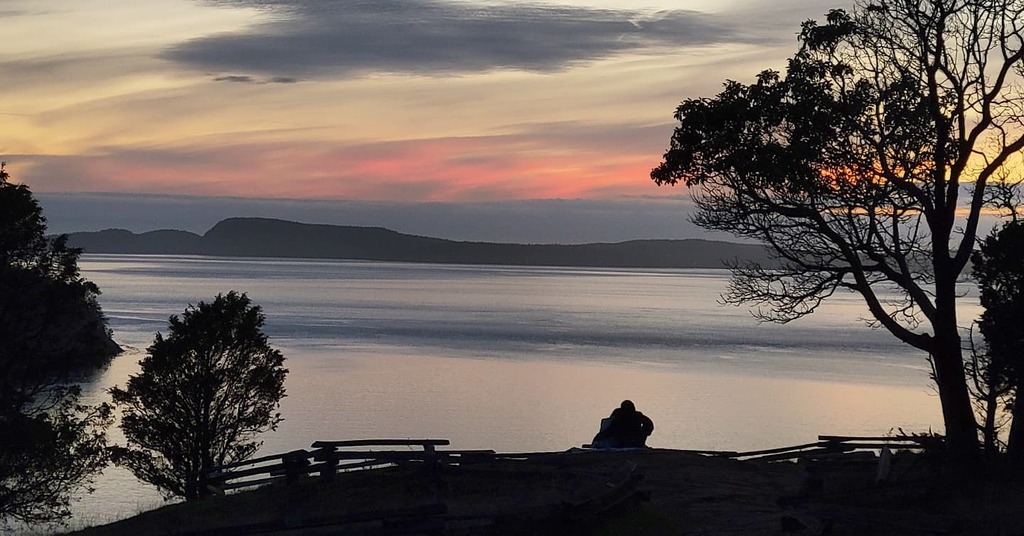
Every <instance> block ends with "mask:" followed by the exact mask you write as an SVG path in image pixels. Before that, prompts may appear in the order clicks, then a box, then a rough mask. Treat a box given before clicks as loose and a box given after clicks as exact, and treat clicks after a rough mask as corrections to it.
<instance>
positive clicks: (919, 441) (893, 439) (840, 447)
mask: <svg viewBox="0 0 1024 536" xmlns="http://www.w3.org/2000/svg"><path fill="white" fill-rule="evenodd" d="M943 445H944V438H942V437H940V436H930V435H915V436H908V435H901V436H833V435H820V436H818V441H815V442H814V443H804V444H802V445H794V446H792V447H779V448H774V449H764V450H752V451H747V452H728V453H722V454H720V455H721V456H724V457H727V458H737V459H744V460H762V461H781V460H797V459H825V458H830V457H839V456H844V455H846V454H849V453H851V452H865V451H872V452H873V451H882V450H888V451H890V452H897V451H913V452H923V451H937V450H940V449H941V448H942V447H943Z"/></svg>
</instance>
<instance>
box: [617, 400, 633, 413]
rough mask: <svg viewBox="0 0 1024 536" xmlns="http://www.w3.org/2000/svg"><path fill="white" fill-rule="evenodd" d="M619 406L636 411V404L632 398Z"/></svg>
mask: <svg viewBox="0 0 1024 536" xmlns="http://www.w3.org/2000/svg"><path fill="white" fill-rule="evenodd" d="M619 407H620V408H622V409H624V410H626V411H636V406H634V405H633V401H632V400H623V401H622V404H619Z"/></svg>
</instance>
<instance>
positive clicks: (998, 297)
mask: <svg viewBox="0 0 1024 536" xmlns="http://www.w3.org/2000/svg"><path fill="white" fill-rule="evenodd" d="M972 270H973V274H974V277H975V278H976V279H977V281H978V286H979V288H980V289H981V305H982V307H984V312H983V313H982V315H981V320H980V321H979V322H978V327H979V330H980V331H981V334H982V335H983V336H984V337H985V348H986V353H987V357H988V361H987V362H986V365H987V367H986V369H985V370H984V372H985V373H986V374H987V375H988V376H989V377H992V378H993V383H999V384H1002V385H1004V386H1005V387H1004V388H1005V389H1008V390H1009V393H1010V397H1011V402H1010V404H1009V406H1010V409H1011V412H1012V416H1013V419H1012V421H1011V423H1010V433H1009V435H1008V437H1007V453H1008V454H1009V455H1010V456H1011V457H1012V458H1014V459H1016V460H1024V407H1022V404H1019V403H1018V401H1019V399H1020V396H1021V395H1022V394H1024V222H1020V221H1014V222H1011V223H1009V224H1006V225H1005V226H1003V227H1002V228H1000V229H998V230H997V231H993V232H992V234H990V235H989V236H987V237H986V238H985V239H984V240H982V241H981V248H980V250H979V251H977V252H975V255H974V256H973V269H972Z"/></svg>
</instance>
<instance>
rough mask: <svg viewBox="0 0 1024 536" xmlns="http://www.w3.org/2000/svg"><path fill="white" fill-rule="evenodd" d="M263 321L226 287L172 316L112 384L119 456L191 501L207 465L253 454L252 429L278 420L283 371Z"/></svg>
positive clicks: (164, 488)
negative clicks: (124, 377) (121, 445)
mask: <svg viewBox="0 0 1024 536" xmlns="http://www.w3.org/2000/svg"><path fill="white" fill-rule="evenodd" d="M263 322H264V316H263V313H262V312H261V310H260V307H259V306H257V305H251V302H250V300H249V298H248V297H247V296H246V295H245V294H244V293H243V294H239V293H236V292H234V291H232V292H229V293H228V294H226V295H218V296H217V297H216V299H214V301H213V302H212V303H209V304H208V303H205V302H199V305H196V306H189V307H188V309H186V310H185V312H184V314H182V316H181V317H180V318H179V317H178V316H177V315H174V316H171V317H170V328H169V334H168V336H167V337H166V338H164V337H163V335H162V334H159V333H158V334H157V335H156V339H155V340H154V341H153V344H152V345H151V346H150V347H149V349H148V355H147V356H146V357H145V358H144V359H143V360H142V362H141V367H142V370H141V372H140V373H139V374H138V375H135V376H132V377H131V378H129V380H128V384H127V386H126V387H125V388H124V389H120V388H114V389H112V390H111V394H112V395H113V398H114V402H115V403H116V404H117V405H118V406H119V407H121V408H122V409H123V411H124V413H123V417H122V422H121V429H122V430H123V431H124V435H125V438H126V439H127V442H128V445H127V448H126V449H122V450H121V451H120V452H119V454H118V455H117V459H116V461H117V463H119V464H122V465H124V466H126V467H128V469H130V470H131V471H132V472H133V473H134V474H135V476H136V477H138V478H139V479H140V480H143V481H145V482H149V483H151V484H153V485H155V486H157V487H158V488H159V489H160V490H161V491H162V492H163V493H164V494H165V495H167V496H168V497H170V496H174V495H178V496H183V497H185V499H186V500H193V499H197V498H199V497H200V496H203V495H205V494H206V490H205V486H204V485H203V482H202V475H204V474H205V473H206V472H208V471H209V470H211V469H213V468H215V467H218V466H221V465H225V464H230V463H233V462H237V461H242V460H245V459H246V458H248V457H250V456H252V454H253V453H254V452H256V450H257V449H258V448H259V446H260V443H259V442H256V441H254V440H253V438H254V436H255V435H256V434H258V433H261V432H263V431H266V430H274V429H276V428H277V424H278V423H279V422H280V421H281V416H280V414H279V413H277V412H276V411H277V409H278V408H279V406H280V400H281V398H282V397H283V396H284V378H285V375H286V374H287V372H288V371H287V370H286V369H285V368H284V367H283V363H284V357H283V356H282V355H281V353H280V352H279V351H277V350H275V349H273V348H271V347H270V345H269V344H268V342H267V336H266V335H264V334H263V332H262V327H263Z"/></svg>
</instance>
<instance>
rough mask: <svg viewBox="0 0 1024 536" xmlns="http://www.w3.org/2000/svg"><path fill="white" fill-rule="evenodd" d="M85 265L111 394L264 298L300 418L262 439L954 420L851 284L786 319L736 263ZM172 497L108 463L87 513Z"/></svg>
mask: <svg viewBox="0 0 1024 536" xmlns="http://www.w3.org/2000/svg"><path fill="white" fill-rule="evenodd" d="M81 267H82V270H83V273H84V274H85V276H86V277H88V278H89V279H91V280H92V281H94V282H96V283H97V284H98V285H99V286H100V288H101V289H102V290H103V295H102V296H101V297H100V302H101V303H102V305H103V308H104V311H105V313H106V314H107V316H108V317H109V320H110V327H111V328H112V329H113V331H114V337H115V339H117V340H118V341H119V342H120V343H122V344H123V345H124V346H125V347H126V348H127V349H128V351H127V352H126V353H125V354H124V355H122V356H121V357H118V358H117V359H116V360H115V361H114V363H113V364H112V366H111V367H110V368H109V369H108V370H107V371H106V372H105V373H104V374H103V375H102V377H101V378H99V379H98V380H97V381H96V382H95V384H93V385H90V386H88V396H89V397H90V399H91V400H94V401H98V400H102V399H105V398H106V394H105V390H106V389H107V388H109V387H110V386H113V385H123V384H124V382H125V380H126V379H127V377H128V376H129V375H130V374H134V373H136V372H137V371H138V367H137V363H138V359H139V358H140V357H141V356H142V355H143V354H144V351H145V348H146V347H147V346H148V345H149V344H150V343H151V342H152V339H153V336H154V334H155V333H156V332H157V331H160V330H165V329H166V324H167V317H168V316H169V315H171V314H176V313H181V312H182V311H183V310H184V309H185V307H186V306H187V305H189V304H194V303H197V302H198V301H200V300H206V301H209V300H211V299H212V298H213V297H214V296H215V295H216V294H217V293H223V292H227V291H229V290H237V291H242V292H247V293H248V295H249V297H250V298H251V299H252V300H253V302H255V303H257V304H259V305H261V306H262V307H263V309H264V313H265V314H266V317H267V322H266V328H265V331H266V332H267V334H268V335H269V336H270V341H271V344H272V345H273V346H275V347H276V348H278V349H280V350H281V351H282V352H283V353H284V354H285V357H286V359H287V361H286V366H287V367H288V368H289V369H290V373H289V375H288V378H287V380H286V383H285V386H286V389H287V397H286V398H285V399H284V400H283V402H282V410H281V412H282V415H283V416H284V419H285V420H284V422H283V423H282V425H281V426H280V428H279V429H278V430H277V431H276V432H272V433H268V434H266V435H265V436H264V437H263V439H264V441H265V444H264V448H263V450H262V451H261V452H262V453H265V454H266V453H273V452H283V451H286V450H292V449H296V448H305V447H308V446H309V444H310V443H312V442H313V441H315V440H320V439H355V438H374V437H376V438H384V437H439V438H447V439H450V440H451V441H452V448H463V449H473V448H488V449H495V450H498V451H536V450H564V449H567V448H570V447H573V446H579V445H580V444H582V443H586V442H589V440H590V439H591V438H592V437H593V434H594V433H595V432H596V431H597V430H596V428H597V424H598V422H599V421H600V419H601V418H602V417H604V416H607V414H608V413H609V412H610V411H611V410H612V409H613V408H614V407H615V406H617V405H618V403H619V402H620V401H621V400H622V399H624V398H630V399H632V400H633V401H635V402H636V404H637V407H638V408H639V409H640V410H641V411H643V412H644V413H645V414H647V415H648V416H650V417H652V418H653V419H654V421H655V427H656V428H655V432H654V435H653V436H652V437H651V438H650V440H649V444H651V445H652V446H656V447H667V448H681V449H720V450H749V449H758V448H766V447H774V446H784V445H790V444H796V443H802V442H807V441H812V440H814V439H815V438H816V436H817V435H818V434H850V435H863V434H866V435H877V434H885V433H887V432H889V431H890V430H891V429H893V428H894V427H903V428H904V429H906V430H908V431H925V430H928V429H933V430H941V422H942V419H941V414H940V411H939V404H938V399H937V397H936V396H935V394H934V391H933V389H932V387H931V384H930V381H929V380H928V370H929V369H928V366H927V363H926V361H925V358H924V356H923V355H921V354H920V353H919V352H917V351H915V350H913V349H911V348H908V347H906V346H904V345H902V344H900V343H899V342H898V341H896V340H895V338H893V337H892V336H891V335H888V334H887V333H885V332H883V331H880V330H871V329H869V328H867V327H866V326H865V325H864V323H863V322H862V321H860V320H859V319H860V318H862V317H864V316H866V309H865V308H864V306H863V305H862V304H861V302H860V300H859V299H858V298H857V297H856V296H855V295H852V294H850V295H838V296H835V297H834V298H832V299H831V300H830V301H829V303H828V304H827V306H826V307H825V308H823V309H822V310H821V311H819V312H818V313H815V314H814V315H812V316H811V317H808V318H805V319H801V320H800V321H797V322H794V323H791V324H789V325H786V326H779V325H772V324H758V323H757V322H756V321H755V320H754V319H753V317H752V316H751V315H750V314H749V312H748V311H747V310H746V309H742V308H736V307H728V306H720V305H718V303H717V299H718V295H719V294H720V293H721V291H722V290H724V288H725V285H726V283H727V280H728V274H727V273H726V272H724V271H719V270H616V269H573V268H537V267H485V266H455V265H424V264H397V263H377V262H350V261H324V260H293V259H287V260H281V259H223V258H196V257H167V256H116V255H90V256H85V257H84V258H83V260H82V262H81ZM113 436H114V439H115V440H120V437H119V436H118V435H117V434H116V431H115V432H114V434H113ZM160 502H161V501H160V498H159V495H158V494H157V493H156V491H155V490H154V489H153V488H151V487H149V486H147V485H144V484H140V483H138V482H137V481H136V480H135V479H134V478H133V477H132V476H131V475H130V474H128V473H127V472H126V471H123V470H119V469H109V470H107V472H106V473H104V475H103V476H102V477H101V479H100V481H99V482H98V483H97V491H96V493H95V494H93V495H90V496H87V497H85V498H84V499H83V501H82V502H81V503H79V505H78V506H77V510H76V511H77V512H78V513H77V514H76V522H77V523H85V524H90V523H96V522H105V521H110V520H113V519H116V518H119V517H124V516H127V515H131V514H133V513H136V512H138V511H141V510H146V509H149V508H153V507H155V506H158V505H159V504H160Z"/></svg>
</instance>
